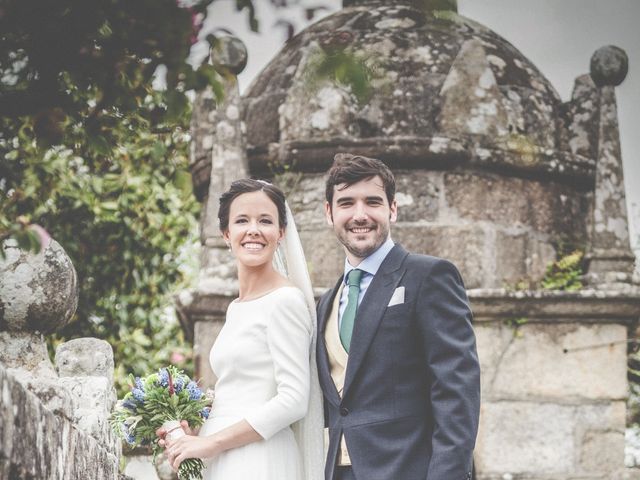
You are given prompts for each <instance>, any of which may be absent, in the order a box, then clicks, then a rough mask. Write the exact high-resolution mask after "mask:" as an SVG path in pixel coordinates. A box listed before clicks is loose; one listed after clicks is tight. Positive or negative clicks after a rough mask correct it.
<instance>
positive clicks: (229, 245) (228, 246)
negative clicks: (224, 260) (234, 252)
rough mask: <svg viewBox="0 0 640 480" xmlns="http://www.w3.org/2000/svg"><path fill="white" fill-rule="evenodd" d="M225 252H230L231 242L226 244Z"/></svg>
mask: <svg viewBox="0 0 640 480" xmlns="http://www.w3.org/2000/svg"><path fill="white" fill-rule="evenodd" d="M227 250H229V251H231V242H227Z"/></svg>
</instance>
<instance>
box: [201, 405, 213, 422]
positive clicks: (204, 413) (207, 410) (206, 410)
mask: <svg viewBox="0 0 640 480" xmlns="http://www.w3.org/2000/svg"><path fill="white" fill-rule="evenodd" d="M210 413H211V407H204V408H203V409H202V410H200V416H201V417H202V418H204V419H207V418H209V414H210Z"/></svg>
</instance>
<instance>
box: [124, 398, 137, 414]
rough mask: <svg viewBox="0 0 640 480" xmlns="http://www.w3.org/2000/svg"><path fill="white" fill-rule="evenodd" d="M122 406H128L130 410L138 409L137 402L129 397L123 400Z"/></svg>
mask: <svg viewBox="0 0 640 480" xmlns="http://www.w3.org/2000/svg"><path fill="white" fill-rule="evenodd" d="M122 406H123V407H124V408H128V409H129V410H131V411H132V412H135V411H136V403H135V402H132V401H131V399H129V398H127V399H125V400H123V401H122Z"/></svg>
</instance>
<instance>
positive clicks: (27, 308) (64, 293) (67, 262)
mask: <svg viewBox="0 0 640 480" xmlns="http://www.w3.org/2000/svg"><path fill="white" fill-rule="evenodd" d="M2 248H3V249H4V254H5V257H4V258H1V257H0V331H5V330H7V331H29V332H41V333H51V332H54V331H56V330H58V329H60V328H62V327H63V326H65V325H66V324H67V323H69V321H70V320H71V317H73V314H74V313H75V311H76V308H77V307H78V277H77V274H76V270H75V268H74V267H73V264H72V263H71V259H70V258H69V257H68V256H67V253H66V252H65V251H64V249H63V248H62V247H61V246H60V244H58V242H56V241H54V240H51V241H50V243H49V244H48V245H47V246H46V247H45V248H44V249H43V250H42V251H41V252H40V253H37V254H36V253H33V252H25V251H24V250H21V249H20V248H18V246H17V243H16V242H14V241H13V240H7V241H5V242H4V245H2Z"/></svg>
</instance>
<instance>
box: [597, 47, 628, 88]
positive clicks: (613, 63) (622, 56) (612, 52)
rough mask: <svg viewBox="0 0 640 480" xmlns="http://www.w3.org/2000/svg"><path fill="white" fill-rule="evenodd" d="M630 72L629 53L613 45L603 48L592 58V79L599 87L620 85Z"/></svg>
mask: <svg viewBox="0 0 640 480" xmlns="http://www.w3.org/2000/svg"><path fill="white" fill-rule="evenodd" d="M628 71H629V57H627V53H626V52H625V51H624V50H623V49H621V48H619V47H615V46H613V45H607V46H605V47H601V48H599V49H598V50H596V51H595V53H594V54H593V55H592V56H591V78H592V79H593V83H595V84H596V85H597V86H598V87H605V86H613V87H617V86H618V85H620V84H621V83H622V82H623V81H624V79H625V78H626V76H627V72H628Z"/></svg>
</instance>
